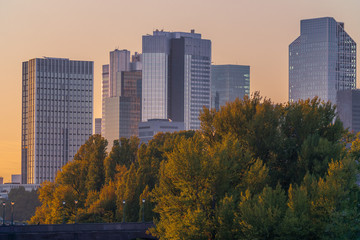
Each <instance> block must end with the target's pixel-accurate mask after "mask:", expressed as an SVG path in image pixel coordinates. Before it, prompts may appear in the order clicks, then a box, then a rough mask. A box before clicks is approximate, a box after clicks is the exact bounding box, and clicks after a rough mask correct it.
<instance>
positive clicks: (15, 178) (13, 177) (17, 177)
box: [11, 174, 21, 184]
mask: <svg viewBox="0 0 360 240" xmlns="http://www.w3.org/2000/svg"><path fill="white" fill-rule="evenodd" d="M11 183H17V184H20V183H21V175H20V174H12V175H11Z"/></svg>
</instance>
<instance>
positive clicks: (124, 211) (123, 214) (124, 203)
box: [123, 200, 126, 222]
mask: <svg viewBox="0 0 360 240" xmlns="http://www.w3.org/2000/svg"><path fill="white" fill-rule="evenodd" d="M125 203H126V201H125V200H123V222H125Z"/></svg>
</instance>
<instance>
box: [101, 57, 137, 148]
mask: <svg viewBox="0 0 360 240" xmlns="http://www.w3.org/2000/svg"><path fill="white" fill-rule="evenodd" d="M107 66H109V67H107ZM141 79H142V72H141V54H138V53H135V55H133V56H132V61H131V62H130V52H129V51H128V50H121V51H120V50H114V51H112V52H110V64H109V65H104V66H103V96H102V98H103V110H102V111H103V115H102V136H103V137H104V138H105V139H106V140H107V141H108V151H110V150H111V148H112V145H113V142H114V140H118V139H120V138H121V137H126V138H130V137H131V136H137V135H138V124H139V122H140V118H141Z"/></svg>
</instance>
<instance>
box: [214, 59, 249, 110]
mask: <svg viewBox="0 0 360 240" xmlns="http://www.w3.org/2000/svg"><path fill="white" fill-rule="evenodd" d="M249 94H250V66H242V65H211V108H215V109H216V110H219V109H220V106H224V105H225V104H226V102H232V101H234V100H235V99H236V98H239V99H243V98H244V97H245V96H249Z"/></svg>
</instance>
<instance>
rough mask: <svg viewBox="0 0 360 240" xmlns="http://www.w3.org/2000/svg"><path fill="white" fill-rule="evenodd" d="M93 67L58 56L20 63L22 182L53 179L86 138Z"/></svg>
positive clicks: (90, 63)
mask: <svg viewBox="0 0 360 240" xmlns="http://www.w3.org/2000/svg"><path fill="white" fill-rule="evenodd" d="M93 65H94V64H93V62H91V61H73V60H69V59H64V58H35V59H31V60H29V61H27V62H23V64H22V139H21V177H22V180H21V181H22V183H24V184H40V183H42V182H43V181H45V180H47V181H53V180H54V179H55V177H56V174H57V172H58V171H59V170H60V169H61V167H62V166H63V165H65V164H66V163H67V162H68V161H71V160H72V159H73V157H74V155H75V153H76V152H77V151H78V149H79V148H80V146H81V145H82V144H84V143H85V141H86V140H87V139H88V138H89V137H90V135H91V134H92V118H93V75H94V74H93V68H94V66H93Z"/></svg>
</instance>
